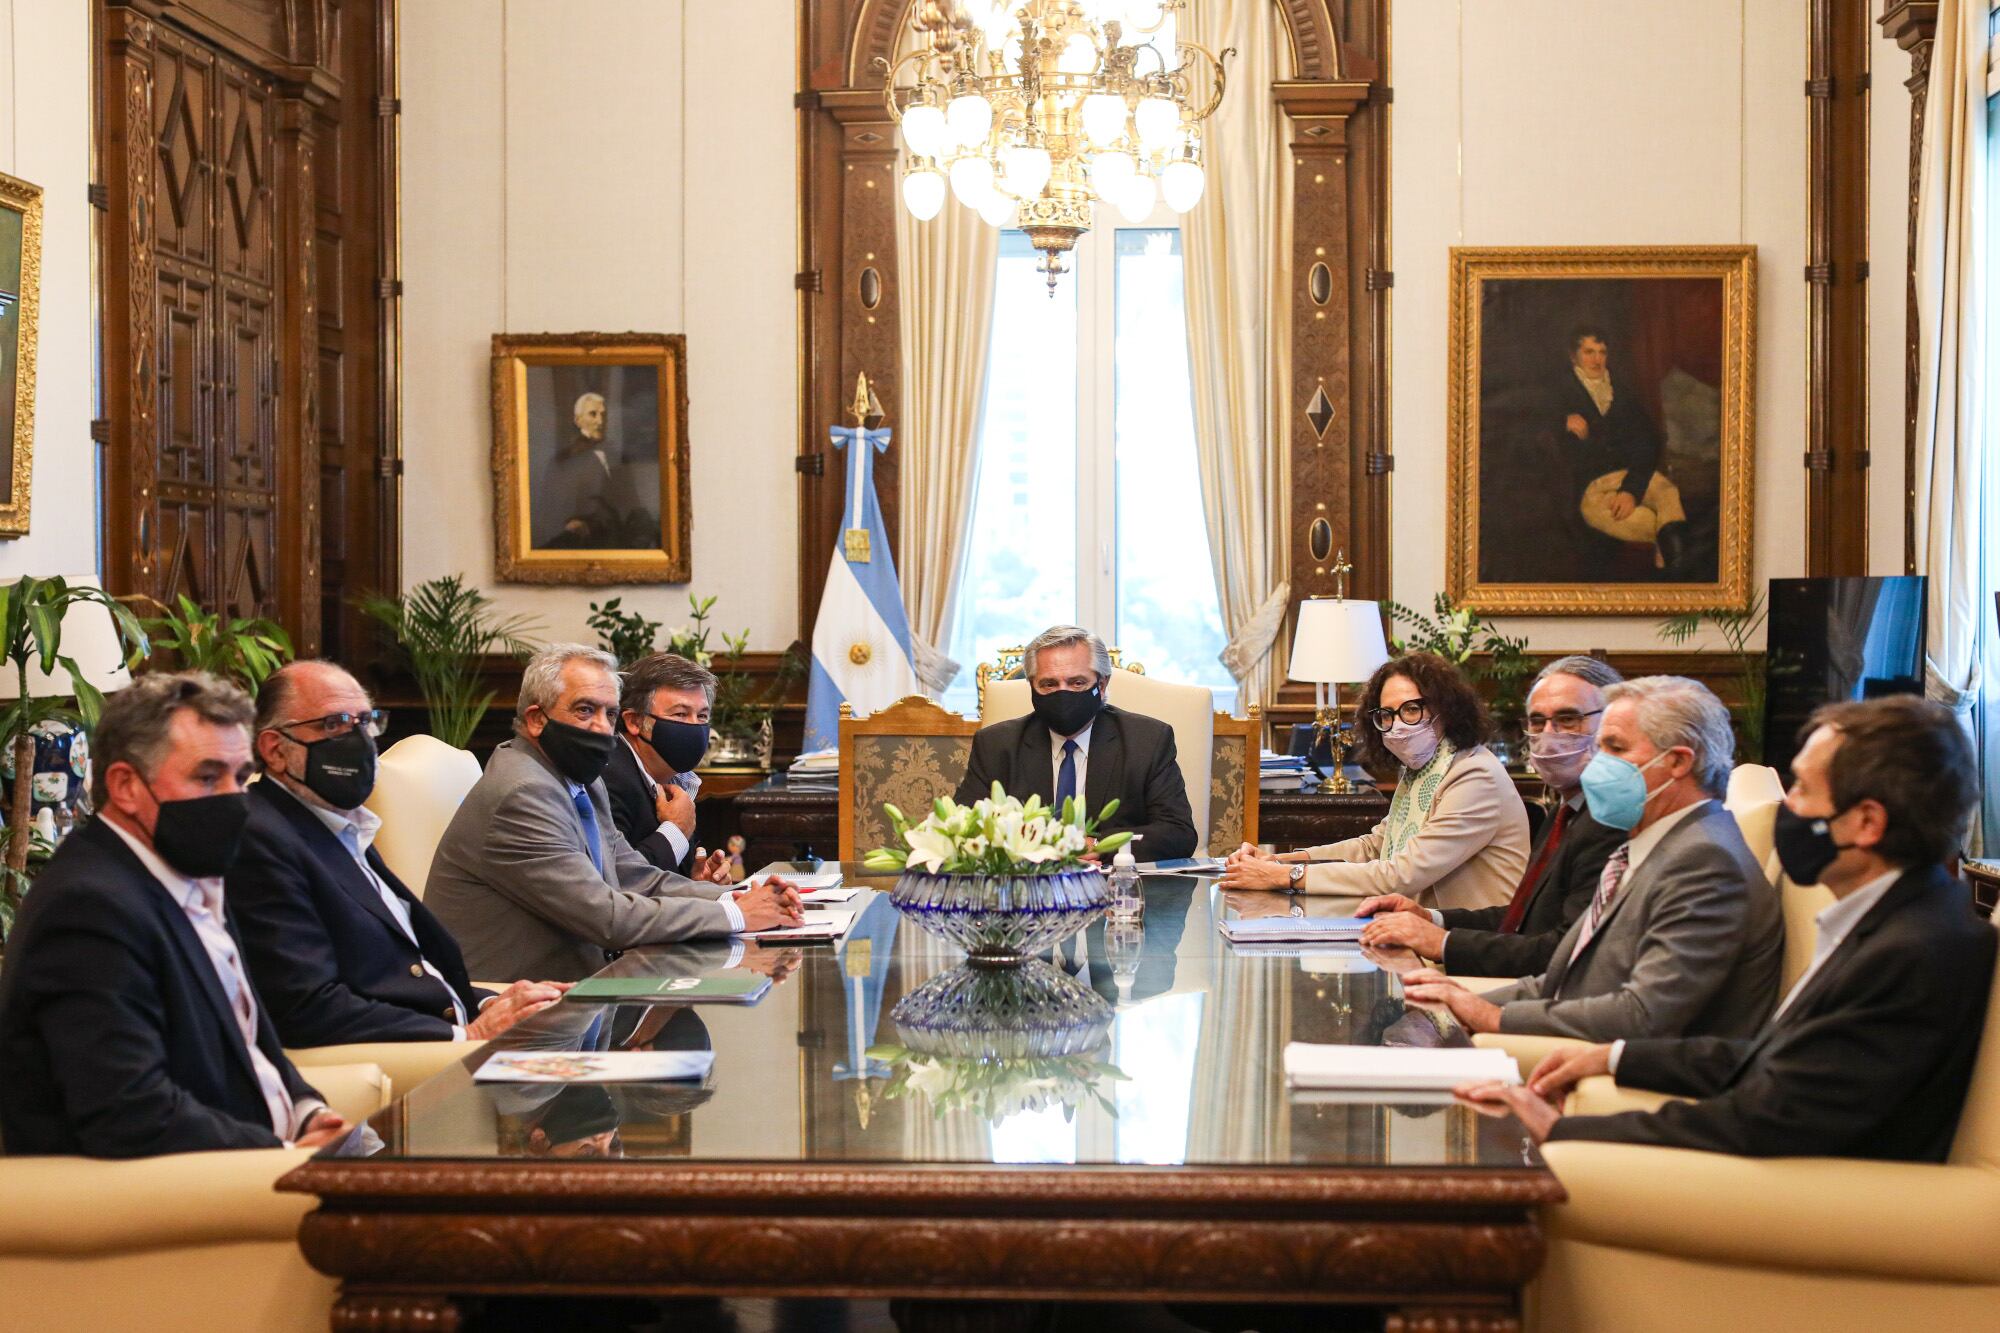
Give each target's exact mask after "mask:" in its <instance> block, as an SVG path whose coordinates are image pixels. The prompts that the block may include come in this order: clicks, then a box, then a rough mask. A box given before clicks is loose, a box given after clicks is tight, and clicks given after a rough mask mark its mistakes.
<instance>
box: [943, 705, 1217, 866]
mask: <svg viewBox="0 0 2000 1333" xmlns="http://www.w3.org/2000/svg"><path fill="white" fill-rule="evenodd" d="M981 694H982V696H983V697H982V702H981V705H980V711H979V720H980V722H981V723H982V724H991V723H994V722H1005V721H1007V720H1008V719H1010V718H1016V717H1020V716H1021V715H1022V714H1024V713H1026V712H1028V711H1029V709H1030V708H1032V707H1033V705H1032V704H1031V703H1030V702H1029V689H1028V682H1027V681H1025V680H1018V679H1017V680H988V681H987V682H985V685H984V688H983V689H982V690H981ZM1106 698H1107V699H1108V700H1109V701H1110V702H1111V703H1114V704H1117V705H1118V706H1119V707H1120V708H1123V709H1125V710H1126V711H1127V712H1132V713H1144V714H1145V715H1146V716H1147V717H1155V718H1158V719H1159V720H1160V721H1162V722H1164V723H1166V724H1167V725H1168V726H1170V727H1172V728H1173V729H1174V751H1175V757H1176V758H1177V759H1178V760H1179V761H1180V769H1181V779H1182V781H1184V782H1185V783H1186V784H1187V796H1188V807H1189V810H1190V812H1191V813H1192V814H1193V815H1194V827H1195V832H1196V833H1197V835H1198V836H1199V837H1200V839H1201V841H1200V842H1199V843H1198V844H1197V845H1196V847H1195V849H1194V854H1195V855H1196V856H1206V855H1207V854H1208V851H1209V842H1208V835H1209V832H1210V828H1209V809H1208V807H1209V800H1210V797H1211V795H1212V792H1211V789H1210V782H1209V773H1210V765H1211V764H1212V763H1213V762H1214V756H1215V696H1214V695H1213V694H1211V693H1209V691H1208V690H1207V689H1206V688H1205V687H1203V686H1200V685H1179V684H1175V683H1174V682H1172V681H1165V680H1157V679H1155V678H1153V677H1152V676H1146V675H1141V674H1139V673H1138V672H1134V671H1128V670H1126V669H1125V668H1124V667H1116V666H1114V667H1113V668H1112V669H1111V689H1110V691H1109V693H1108V694H1107V695H1106ZM1092 813H1093V814H1095V813H1096V812H1095V811H1092ZM1228 850H1230V851H1234V850H1235V849H1234V848H1233V847H1232V848H1229V849H1228ZM1134 854H1135V855H1136V856H1138V858H1139V859H1140V860H1142V861H1144V860H1147V859H1149V858H1148V857H1147V856H1146V848H1145V846H1144V845H1143V844H1142V845H1140V846H1138V847H1136V848H1135V849H1134Z"/></svg>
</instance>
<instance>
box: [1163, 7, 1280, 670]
mask: <svg viewBox="0 0 2000 1333" xmlns="http://www.w3.org/2000/svg"><path fill="white" fill-rule="evenodd" d="M1180 24H1181V29H1180V32H1181V37H1182V40H1185V41H1192V42H1197V43H1199V44H1201V45H1203V46H1206V47H1208V48H1209V49H1210V50H1212V51H1215V52H1217V53H1220V52H1221V51H1222V50H1223V48H1225V47H1231V46H1233V47H1235V48H1236V56H1235V57H1234V58H1233V59H1232V60H1231V61H1230V64H1229V71H1228V74H1229V85H1228V96H1227V97H1226V98H1225V99H1224V100H1223V103H1222V108H1221V110H1219V111H1218V112H1217V113H1216V115H1215V117H1214V119H1212V120H1211V121H1209V123H1208V126H1207V132H1206V133H1207V137H1206V143H1205V145H1204V146H1205V149H1206V153H1205V160H1206V165H1207V168H1208V192H1207V195H1206V197H1204V198H1203V200H1202V202H1201V203H1200V204H1199V205H1198V206H1197V207H1196V208H1195V209H1194V211H1193V212H1191V213H1189V214H1187V216H1186V217H1184V218H1183V219H1182V220H1181V246H1182V251H1183V253H1184V255H1185V256H1186V274H1187V314H1188V352H1189V361H1190V369H1191V370H1192V372H1193V378H1194V421H1195V450H1196V453H1197V456H1198V459H1199V462H1200V467H1201V495H1202V508H1203V511H1204V513H1205V515H1206V517H1207V520H1208V546H1209V553H1210V556H1211V558H1212V560H1213V562H1214V565H1215V584H1216V590H1217V594H1218V596H1219V597H1220V599H1221V602H1222V619H1223V623H1224V625H1225V626H1226V627H1227V629H1228V631H1229V644H1228V646H1227V647H1226V648H1224V649H1223V653H1222V663H1223V665H1224V666H1226V667H1228V668H1229V674H1230V675H1232V676H1234V677H1235V678H1236V680H1237V683H1238V688H1239V692H1238V695H1237V702H1238V705H1239V708H1240V707H1241V706H1243V705H1248V704H1252V703H1263V702H1265V701H1267V700H1268V699H1269V698H1270V695H1271V690H1272V685H1273V682H1272V679H1271V675H1272V672H1271V668H1272V660H1271V644H1272V642H1273V640H1274V639H1275V638H1276V637H1277V633H1278V630H1279V627H1280V626H1281V625H1282V624H1283V622H1284V616H1285V607H1286V600H1287V598H1288V597H1289V595H1290V591H1291V590H1290V587H1289V585H1288V584H1287V582H1286V578H1287V569H1286V544H1285V532H1286V527H1287V521H1286V510H1287V507H1288V504H1289V495H1288V493H1287V491H1288V488H1287V484H1286V478H1287V477H1288V475H1289V468H1288V467H1287V460H1286V443H1287V442H1286V432H1285V428H1284V424H1285V421H1286V420H1287V415H1286V409H1285V405H1284V399H1285V396H1286V386H1287V385H1288V384H1289V382H1290V379H1291V367H1290V365H1289V362H1288V350H1289V344H1288V341H1287V339H1286V330H1287V329H1288V327H1289V313H1288V301H1289V287H1288V283H1287V281H1286V271H1287V269H1288V268H1289V265H1288V264H1287V262H1286V258H1285V248H1284V246H1285V230H1286V228H1285V220H1286V219H1287V218H1289V217H1290V215H1291V200H1290V186H1291V173H1290V172H1289V171H1287V170H1286V169H1285V151H1284V145H1283V142H1282V140H1281V138H1280V133H1281V129H1282V126H1281V125H1280V124H1279V121H1280V116H1279V113H1278V111H1277V108H1276V106H1275V105H1274V104H1273V102H1272V99H1271V84H1272V80H1273V79H1274V78H1275V77H1276V71H1277V69H1278V41H1279V39H1280V37H1281V35H1282V34H1281V32H1280V20H1279V17H1278V14H1277V12H1276V9H1275V6H1274V4H1273V0H1193V3H1191V4H1190V5H1189V7H1188V9H1187V10H1185V11H1183V13H1182V16H1181V19H1180Z"/></svg>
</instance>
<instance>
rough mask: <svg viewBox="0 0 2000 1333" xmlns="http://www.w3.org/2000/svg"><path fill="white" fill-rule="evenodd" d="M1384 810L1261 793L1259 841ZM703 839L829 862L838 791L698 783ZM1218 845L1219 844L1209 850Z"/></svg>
mask: <svg viewBox="0 0 2000 1333" xmlns="http://www.w3.org/2000/svg"><path fill="white" fill-rule="evenodd" d="M1388 812H1389V798H1388V797H1386V796H1384V795H1383V794H1382V793H1381V792H1379V791H1374V790H1363V791H1358V792H1354V793H1352V794H1349V795H1345V796H1334V795H1329V794H1326V793H1322V792H1282V793H1280V792H1265V793H1264V794H1263V795H1262V797H1261V798H1260V799H1259V801H1258V806H1257V828H1258V838H1259V841H1262V842H1268V843H1270V844H1271V845H1272V846H1274V847H1276V848H1277V849H1278V850H1279V851H1281V852H1283V851H1291V850H1293V849H1294V848H1298V847H1313V846H1318V845H1319V844H1321V843H1328V842H1339V841H1341V840H1342V839H1344V838H1355V837H1359V836H1361V835H1362V834H1364V833H1366V832H1367V831H1368V830H1369V829H1371V828H1373V827H1375V825H1376V824H1377V823H1378V822H1380V821H1381V818H1382V816H1383V815H1385V814H1387V813H1388ZM701 821H702V824H701V828H702V837H703V838H705V839H708V838H713V839H717V840H720V839H722V838H726V837H728V836H729V834H731V833H741V834H742V835H743V840H744V844H745V845H744V849H743V864H744V865H746V866H749V867H751V868H753V869H754V868H756V867H757V866H761V865H768V864H770V863H771V862H773V861H790V860H795V859H800V858H805V857H809V856H811V855H814V854H817V855H818V856H819V857H820V858H822V859H825V860H832V859H833V858H834V856H835V855H836V854H837V851H838V848H839V844H840V796H839V793H838V792H836V791H834V790H832V789H831V788H827V787H794V786H792V785H791V784H790V783H789V782H787V781H786V779H785V775H784V774H782V773H776V774H773V775H772V776H770V777H769V778H766V779H765V780H764V781H762V782H759V783H757V784H756V785H755V786H753V787H750V788H748V789H746V790H743V791H739V792H737V793H736V794H735V795H734V796H729V795H724V794H721V793H717V794H716V795H714V796H712V797H711V796H710V794H709V791H708V788H707V787H706V786H704V787H703V789H702V803H701ZM1213 850H1221V849H1213Z"/></svg>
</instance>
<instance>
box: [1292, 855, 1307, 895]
mask: <svg viewBox="0 0 2000 1333" xmlns="http://www.w3.org/2000/svg"><path fill="white" fill-rule="evenodd" d="M1305 880H1306V863H1305V862H1304V861H1300V862H1298V863H1296V864H1295V865H1293V866H1292V892H1294V893H1297V892H1298V890H1299V885H1301V884H1303V883H1305Z"/></svg>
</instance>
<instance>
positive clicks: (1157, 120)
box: [1133, 97, 1181, 153]
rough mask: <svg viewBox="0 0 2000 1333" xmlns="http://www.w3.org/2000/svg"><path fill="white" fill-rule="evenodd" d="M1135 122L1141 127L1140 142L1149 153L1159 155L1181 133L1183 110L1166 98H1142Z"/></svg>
mask: <svg viewBox="0 0 2000 1333" xmlns="http://www.w3.org/2000/svg"><path fill="white" fill-rule="evenodd" d="M1133 119H1134V122H1135V123H1136V124H1137V125H1138V127H1139V141H1140V142H1141V143H1142V144H1144V145H1145V148H1146V151H1147V152H1149V153H1157V152H1159V151H1160V150H1161V149H1163V148H1165V147H1167V145H1168V144H1169V143H1171V142H1172V140H1173V137H1174V135H1175V134H1177V133H1178V132H1179V131H1180V127H1181V109H1180V108H1179V107H1177V106H1175V105H1174V104H1173V103H1172V102H1171V101H1169V100H1167V99H1166V98H1164V97H1142V98H1140V99H1139V110H1138V111H1137V112H1136V113H1135V115H1134V117H1133Z"/></svg>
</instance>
